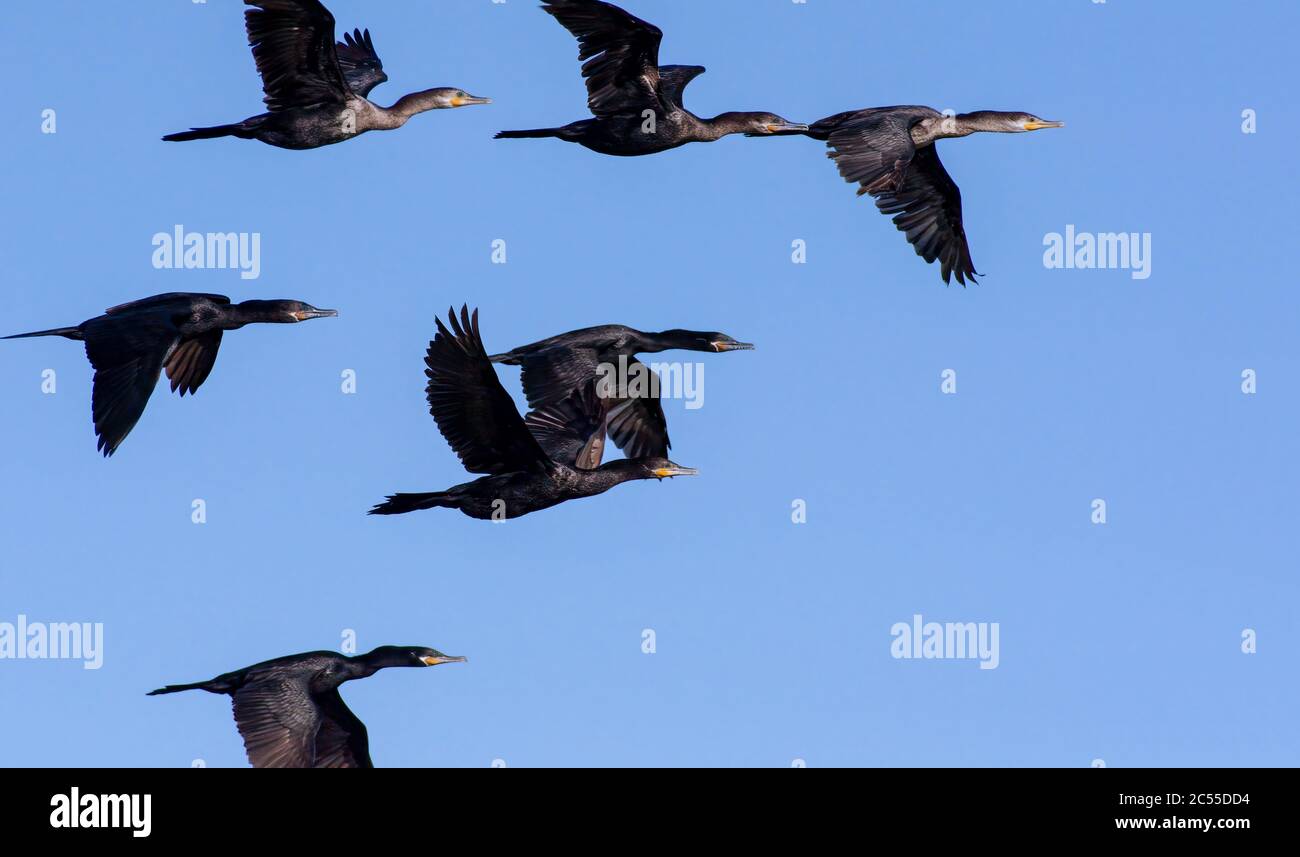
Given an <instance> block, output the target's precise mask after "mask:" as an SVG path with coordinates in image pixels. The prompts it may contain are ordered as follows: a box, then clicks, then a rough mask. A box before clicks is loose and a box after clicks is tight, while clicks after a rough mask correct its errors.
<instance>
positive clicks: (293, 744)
mask: <svg viewBox="0 0 1300 857" xmlns="http://www.w3.org/2000/svg"><path fill="white" fill-rule="evenodd" d="M464 661H465V658H460V657H451V656H449V655H444V654H443V653H442V652H440V651H438V650H437V649H430V648H426V647H424V646H380V647H379V648H377V649H375V650H374V651H372V652H368V653H366V654H364V655H357V656H355V657H349V656H347V655H340V654H338V653H337V652H306V653H304V654H301V655H289V656H287V657H283V658H276V659H275V660H271V661H264V662H263V663H260V664H254V665H253V666H251V667H244V668H243V669H242V670H235V671H234V672H228V673H225V674H224V675H219V676H217V677H216V678H214V679H209V680H208V681H200V682H195V683H194V684H169V685H167V686H166V687H160V688H158V689H157V690H154V691H150V692H149V694H148V695H149V696H158V695H160V694H165V693H180V692H181V691H183V690H206V691H207V692H208V693H222V694H225V695H227V696H229V697H230V698H231V701H232V705H233V707H234V710H235V725H236V726H238V727H239V734H240V735H242V736H243V738H244V750H245V752H247V754H248V761H249V762H250V763H251V764H252V765H253V767H254V768H373V767H374V763H373V762H371V760H370V739H369V736H368V735H367V733H366V725H365V724H364V723H362V722H361V720H360V718H358V717H357V716H356V715H355V714H353V713H352V711H351V710H350V709H349V708H348V707H347V704H346V703H344V702H343V697H342V696H340V695H339V686H340V685H342V684H343V683H344V682H345V681H353V680H354V679H359V678H368V677H369V676H372V675H374V674H375V673H377V672H379V671H380V670H382V669H387V668H388V667H432V666H437V665H438V664H450V663H463V662H464Z"/></svg>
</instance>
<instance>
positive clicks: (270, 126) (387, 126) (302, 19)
mask: <svg viewBox="0 0 1300 857" xmlns="http://www.w3.org/2000/svg"><path fill="white" fill-rule="evenodd" d="M244 4H245V5H247V6H251V7H253V8H251V9H246V10H244V25H245V28H246V29H247V30H248V43H249V45H250V46H251V47H252V49H253V58H254V59H255V60H256V62H257V73H258V74H260V75H261V76H262V89H263V90H264V91H265V101H266V107H267V112H266V113H262V114H259V115H257V116H253V117H251V118H248V119H245V120H244V121H243V122H236V123H234V124H231V125H217V126H214V127H211V128H194V129H192V130H190V131H182V132H180V133H178V134H168V135H167V136H166V137H163V139H164V140H167V141H169V142H185V141H188V140H209V139H213V138H215V137H238V138H240V139H241V140H261V141H262V142H263V143H267V144H269V145H272V146H278V147H280V148H282V149H315V148H318V147H320V146H328V145H331V144H333V143H342V142H343V141H344V140H351V139H352V138H353V137H356V136H358V135H361V134H364V133H366V132H367V131H392V130H394V129H396V128H401V127H402V126H403V125H405V124H406V123H407V121H408V120H409V119H410V118H411V117H412V116H415V115H417V114H419V113H424V112H426V111H429V110H440V109H446V108H453V107H468V106H469V105H471V104H489V103H491V99H490V98H480V97H478V96H474V95H469V94H467V93H466V92H465V91H464V90H462V89H456V88H449V87H440V88H437V89H426V90H423V91H421V92H413V93H411V94H410V95H405V96H403V97H402V98H400V99H398V101H397V103H395V104H394V105H393V106H392V107H381V106H379V105H378V104H375V103H374V102H372V101H370V100H369V99H368V98H367V96H368V95H369V94H370V90H372V89H374V88H375V87H376V86H378V85H379V84H381V83H383V82H384V81H386V80H388V75H387V74H385V73H384V65H383V63H382V62H381V61H380V59H379V54H378V53H376V52H375V45H374V42H373V41H372V40H371V38H370V31H369V30H366V31H365V32H361V31H360V30H354V31H353V32H352V33H350V34H345V35H344V41H342V42H337V43H336V42H335V41H334V16H333V15H331V14H330V11H329V10H328V9H326V8H325V7H324V6H323V5H321V3H320V1H319V0H244Z"/></svg>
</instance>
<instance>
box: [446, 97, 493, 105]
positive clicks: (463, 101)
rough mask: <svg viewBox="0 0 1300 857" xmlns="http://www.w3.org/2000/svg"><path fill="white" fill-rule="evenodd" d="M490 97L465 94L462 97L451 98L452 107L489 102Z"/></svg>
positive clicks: (490, 100)
mask: <svg viewBox="0 0 1300 857" xmlns="http://www.w3.org/2000/svg"><path fill="white" fill-rule="evenodd" d="M491 103H492V99H491V98H480V97H479V96H477V95H467V96H465V97H464V98H453V99H452V100H451V106H452V107H469V106H470V105H471V104H491Z"/></svg>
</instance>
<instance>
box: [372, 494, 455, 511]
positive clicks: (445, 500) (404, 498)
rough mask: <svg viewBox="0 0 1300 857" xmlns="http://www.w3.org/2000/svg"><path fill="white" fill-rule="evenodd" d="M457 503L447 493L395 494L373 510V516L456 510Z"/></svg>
mask: <svg viewBox="0 0 1300 857" xmlns="http://www.w3.org/2000/svg"><path fill="white" fill-rule="evenodd" d="M455 508H456V501H455V500H453V499H452V496H451V494H449V493H447V492H446V491H435V492H433V493H431V494H394V495H393V496H391V497H389V498H388V499H387V500H385V501H384V502H383V503H380V504H379V505H378V506H376V507H375V508H373V509H371V510H370V512H369V513H368V514H371V515H405V514H406V513H407V512H418V511H420V510H421V509H455Z"/></svg>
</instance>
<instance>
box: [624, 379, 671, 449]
mask: <svg viewBox="0 0 1300 857" xmlns="http://www.w3.org/2000/svg"><path fill="white" fill-rule="evenodd" d="M633 363H635V364H637V365H638V366H643V367H644V368H643V370H638V371H644V372H645V373H647V374H650V373H652V370H651V369H650V368H649V367H647V366H644V364H642V363H641V362H640V361H639V360H635V359H633V360H630V361H629V366H630V365H631V364H633ZM629 371H631V370H630V369H629ZM609 436H610V437H611V438H613V440H614V445H615V446H617V447H618V448H619V449H621V450H623V454H624V455H626V456H627V457H628V458H645V457H646V456H655V457H657V458H667V457H668V450H669V448H670V447H671V446H672V442H671V441H669V439H668V420H667V418H665V417H664V406H663V404H662V403H661V402H660V401H659V389H658V384H657V382H656V384H655V388H654V389H653V390H652V391H650V392H648V393H643V394H642V395H636V396H630V395H628V396H624V397H622V398H617V399H611V400H610V402H609Z"/></svg>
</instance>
